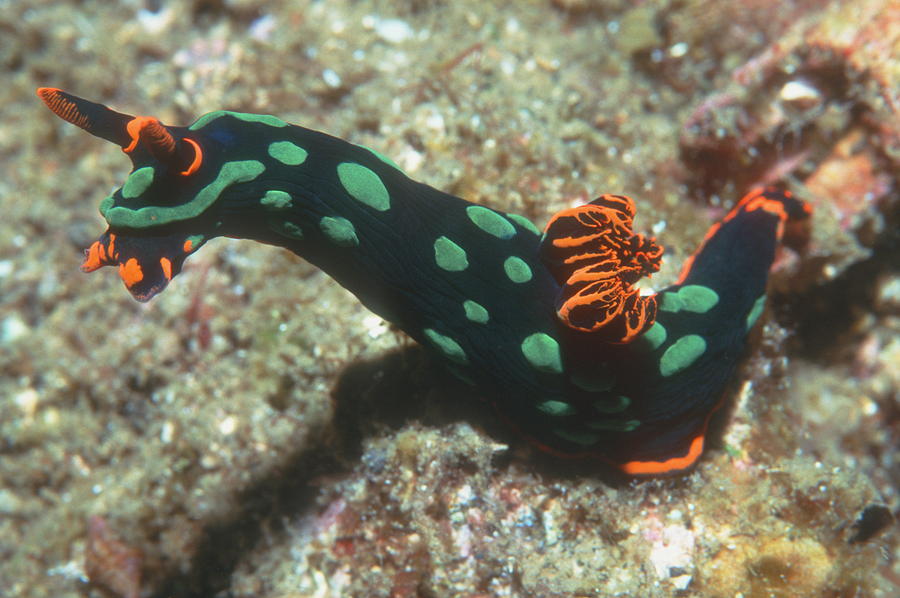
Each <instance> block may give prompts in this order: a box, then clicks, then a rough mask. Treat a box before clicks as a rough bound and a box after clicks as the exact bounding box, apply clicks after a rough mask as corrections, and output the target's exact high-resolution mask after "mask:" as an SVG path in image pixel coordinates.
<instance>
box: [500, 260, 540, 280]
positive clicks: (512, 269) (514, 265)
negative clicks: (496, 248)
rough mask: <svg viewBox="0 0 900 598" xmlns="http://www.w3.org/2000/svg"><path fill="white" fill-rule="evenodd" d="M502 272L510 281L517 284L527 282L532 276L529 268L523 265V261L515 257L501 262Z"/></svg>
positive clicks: (525, 264)
mask: <svg viewBox="0 0 900 598" xmlns="http://www.w3.org/2000/svg"><path fill="white" fill-rule="evenodd" d="M503 271H504V272H506V276H507V277H508V278H509V279H510V280H511V281H513V282H515V283H519V284H521V283H523V282H528V281H529V280H531V277H532V276H533V275H532V273H531V267H530V266H529V265H528V264H527V263H525V260H523V259H522V258H520V257H516V256H512V257H508V258H506V261H505V262H503Z"/></svg>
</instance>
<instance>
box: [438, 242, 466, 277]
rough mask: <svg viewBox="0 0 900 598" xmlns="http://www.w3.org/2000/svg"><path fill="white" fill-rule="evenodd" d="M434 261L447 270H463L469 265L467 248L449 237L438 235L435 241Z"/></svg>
mask: <svg viewBox="0 0 900 598" xmlns="http://www.w3.org/2000/svg"><path fill="white" fill-rule="evenodd" d="M434 261H435V262H437V265H438V266H439V267H440V268H441V269H442V270H446V271H447V272H462V271H463V270H465V269H466V268H468V267H469V260H468V258H467V257H466V250H465V249H463V248H462V247H460V246H459V245H457V244H456V243H454V242H453V241H451V240H450V239H448V238H447V237H438V239H437V241H435V242H434Z"/></svg>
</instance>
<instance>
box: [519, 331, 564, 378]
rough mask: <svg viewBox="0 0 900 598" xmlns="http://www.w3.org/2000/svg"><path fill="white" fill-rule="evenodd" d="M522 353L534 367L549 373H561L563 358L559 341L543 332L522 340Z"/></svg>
mask: <svg viewBox="0 0 900 598" xmlns="http://www.w3.org/2000/svg"><path fill="white" fill-rule="evenodd" d="M521 348H522V354H523V355H524V356H525V359H527V360H528V363H530V364H531V365H532V367H534V369H536V370H538V371H541V372H547V373H549V374H561V373H562V371H563V368H562V358H561V357H560V354H559V343H558V342H556V340H555V339H554V338H553V337H552V336H550V335H549V334H545V333H543V332H536V333H534V334H532V335H530V336H529V337H528V338H526V339H525V340H524V341H522V346H521Z"/></svg>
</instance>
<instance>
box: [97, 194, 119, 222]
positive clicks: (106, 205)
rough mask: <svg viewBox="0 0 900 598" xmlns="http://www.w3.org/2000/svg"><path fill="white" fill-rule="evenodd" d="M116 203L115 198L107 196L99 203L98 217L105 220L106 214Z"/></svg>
mask: <svg viewBox="0 0 900 598" xmlns="http://www.w3.org/2000/svg"><path fill="white" fill-rule="evenodd" d="M115 203H116V198H115V197H113V196H112V195H107V196H106V197H104V198H103V200H102V201H101V202H100V215H101V216H103V217H104V218H106V213H107V212H108V211H109V209H110V208H111V207H113V205H114V204H115Z"/></svg>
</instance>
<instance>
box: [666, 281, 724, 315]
mask: <svg viewBox="0 0 900 598" xmlns="http://www.w3.org/2000/svg"><path fill="white" fill-rule="evenodd" d="M718 303H719V295H718V294H717V293H716V292H715V291H714V290H712V289H711V288H709V287H705V286H702V285H699V284H689V285H686V286H683V287H681V288H680V289H678V290H677V291H674V292H673V291H669V292H666V293H662V297H661V300H660V302H659V309H660V310H662V311H669V312H679V311H682V310H683V311H689V312H693V313H696V314H703V313H706V312H708V311H709V310H711V309H712V308H714V307H715V306H716V304H718Z"/></svg>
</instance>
